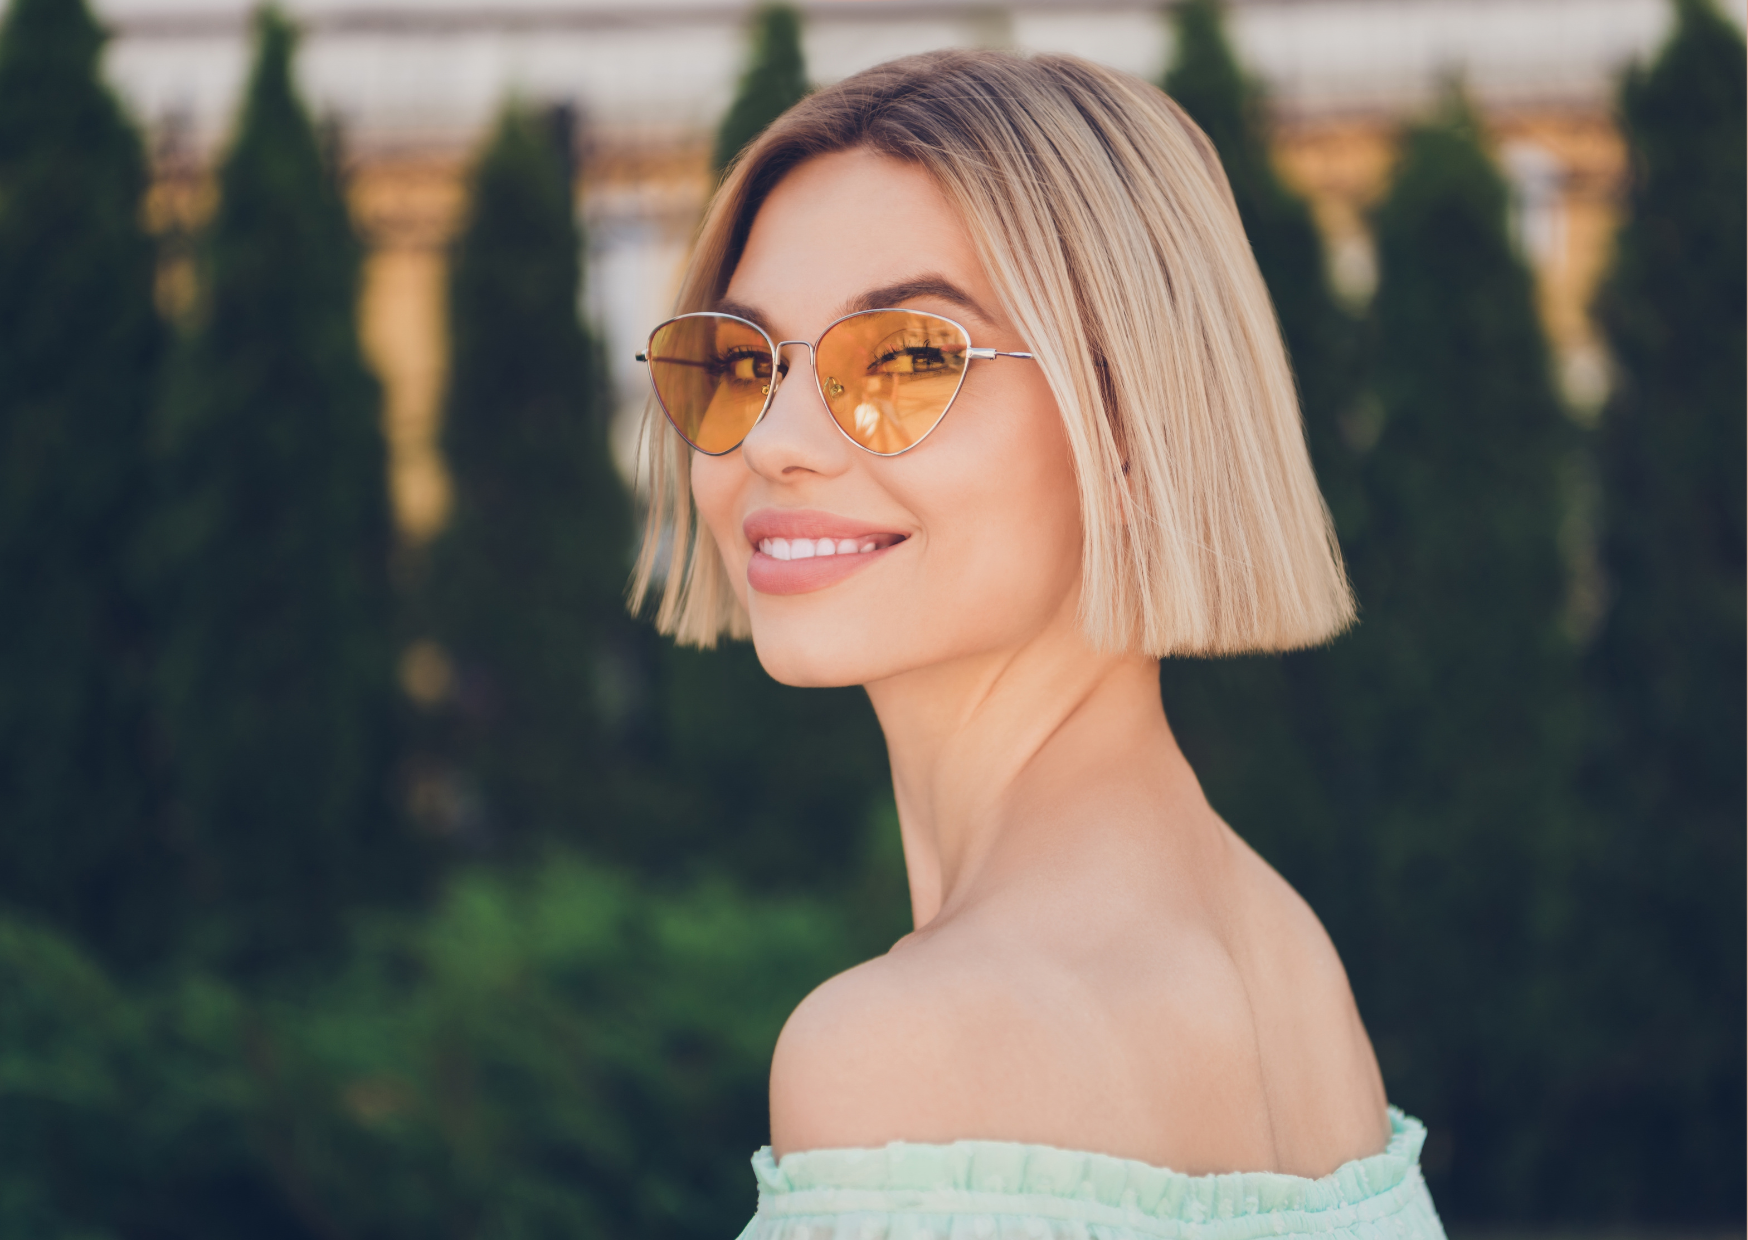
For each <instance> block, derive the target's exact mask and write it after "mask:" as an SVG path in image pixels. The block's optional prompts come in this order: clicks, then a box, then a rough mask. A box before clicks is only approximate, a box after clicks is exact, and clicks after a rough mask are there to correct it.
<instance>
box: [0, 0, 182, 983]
mask: <svg viewBox="0 0 1748 1240" xmlns="http://www.w3.org/2000/svg"><path fill="white" fill-rule="evenodd" d="M102 43H103V38H102V35H101V34H100V33H99V31H98V29H97V27H96V25H95V24H94V23H93V21H92V18H91V15H90V13H89V12H88V11H87V10H86V7H85V4H84V0H14V3H13V4H12V5H11V8H10V10H9V12H8V13H7V16H6V21H5V25H4V27H0V899H5V900H9V901H12V902H15V903H18V904H23V905H28V906H31V907H33V908H35V909H36V910H38V912H39V913H40V914H41V915H43V916H45V917H48V918H51V919H52V920H53V921H55V922H56V923H58V924H59V925H62V926H64V927H67V928H68V929H70V930H72V931H73V932H75V933H78V934H80V935H82V936H84V937H85V939H86V941H88V942H90V943H91V944H93V945H94V946H95V947H96V948H97V949H98V950H99V951H101V952H102V953H103V954H104V955H105V956H107V957H108V958H110V959H112V960H117V961H126V962H130V963H138V962H139V961H141V960H142V959H143V958H145V957H149V956H150V955H152V954H153V953H154V952H155V951H156V950H157V949H158V948H159V947H161V946H162V938H163V932H164V927H163V919H164V906H163V902H162V898H161V893H162V888H163V883H164V871H165V868H166V866H167V864H168V862H169V854H168V852H167V850H166V849H165V848H164V847H163V846H162V844H161V842H160V841H158V840H156V839H155V838H154V837H153V836H152V834H151V833H150V831H149V829H148V824H149V817H150V812H151V803H150V802H151V795H150V787H149V777H148V761H147V754H146V749H145V746H144V743H143V742H144V737H145V727H144V722H145V689H146V682H147V673H146V650H145V641H146V627H145V622H144V615H143V611H142V608H141V606H140V602H139V598H138V594H137V591H136V590H135V589H134V588H133V586H132V584H131V583H130V570H129V567H128V563H127V552H128V540H127V532H128V531H129V530H131V529H133V528H134V527H135V525H136V524H137V522H138V520H139V516H140V513H141V503H142V499H143V497H144V494H145V488H146V482H147V468H146V455H145V416H146V410H147V407H148V404H149V402H150V400H151V396H152V390H153V387H154V384H155V372H156V369H157V364H158V359H159V354H160V351H161V348H160V346H161V337H162V331H161V328H160V326H159V323H158V319H157V316H156V313H155V311H154V309H153V305H152V281H153V262H154V255H153V249H152V245H151V242H150V240H149V239H148V238H147V237H146V235H145V233H144V231H143V230H142V229H141V226H140V223H139V217H140V209H141V199H142V196H143V195H144V192H145V187H146V165H145V158H144V155H143V152H142V151H141V148H140V142H139V139H138V137H137V136H136V135H135V133H134V131H133V130H132V129H131V128H130V127H129V125H128V123H127V121H126V119H125V118H124V117H123V116H122V114H121V111H120V109H119V107H118V106H117V104H116V101H115V99H114V97H113V96H112V95H111V94H110V93H109V91H108V89H107V88H105V87H104V86H103V85H102V83H101V81H100V80H99V77H98V56H99V53H100V51H101V48H102Z"/></svg>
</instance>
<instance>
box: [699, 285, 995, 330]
mask: <svg viewBox="0 0 1748 1240" xmlns="http://www.w3.org/2000/svg"><path fill="white" fill-rule="evenodd" d="M918 297H933V298H935V299H936V300H937V301H944V302H948V303H950V304H951V305H955V306H958V307H959V308H960V309H962V310H967V311H969V312H970V313H971V314H973V315H975V316H976V317H977V318H979V319H981V320H982V321H983V322H984V323H986V324H989V325H992V326H993V325H994V322H995V320H994V319H993V318H991V317H990V313H989V311H987V310H985V309H984V308H983V307H982V306H981V305H980V304H979V303H978V301H977V299H976V298H975V297H973V296H972V295H971V294H970V293H967V292H966V291H965V290H964V289H962V288H960V287H959V286H958V285H957V284H954V283H953V282H952V281H951V280H949V279H947V278H946V277H945V276H941V275H935V274H932V273H931V274H926V275H920V276H914V277H912V278H911V279H908V280H900V281H899V282H898V283H896V284H884V285H881V286H880V287H879V288H871V289H866V290H864V291H863V292H860V293H857V294H856V295H855V296H854V297H851V298H850V299H849V300H848V301H845V302H844V303H843V304H842V305H841V306H840V307H839V308H838V314H837V316H834V317H841V316H843V315H846V314H855V313H857V312H858V311H862V310H884V309H886V308H887V307H889V306H891V307H896V306H899V305H902V304H903V303H904V302H907V301H912V300H915V299H916V298H918ZM716 309H717V312H718V313H719V314H732V315H734V316H735V317H736V318H740V319H746V320H748V321H749V322H753V323H757V324H759V326H761V327H766V328H767V329H768V327H769V322H770V320H769V319H768V318H766V316H765V314H764V312H763V311H761V310H760V309H759V308H758V307H757V306H749V305H747V304H746V303H745V302H743V301H735V300H734V299H733V298H732V297H724V298H722V299H721V300H720V301H718V302H717V303H716Z"/></svg>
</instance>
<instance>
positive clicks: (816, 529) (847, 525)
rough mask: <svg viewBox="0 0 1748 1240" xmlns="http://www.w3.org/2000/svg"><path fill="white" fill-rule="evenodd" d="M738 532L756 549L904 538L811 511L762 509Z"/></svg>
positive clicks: (868, 524)
mask: <svg viewBox="0 0 1748 1240" xmlns="http://www.w3.org/2000/svg"><path fill="white" fill-rule="evenodd" d="M741 530H742V532H743V533H745V534H746V537H747V542H748V543H750V544H751V545H753V546H755V547H756V546H758V545H759V544H760V543H761V542H763V541H764V540H765V539H767V538H855V539H860V538H873V537H877V536H879V535H886V536H887V537H888V538H890V539H893V540H895V541H896V540H898V539H902V538H905V537H907V535H906V534H904V533H903V532H902V531H899V530H895V529H893V528H892V527H891V526H890V525H875V524H873V523H872V522H869V521H857V520H854V519H852V518H850V517H840V516H838V515H837V514H836V513H835V512H820V511H819V510H817V509H813V508H761V509H759V510H758V511H757V512H755V513H753V514H751V515H750V516H748V517H747V519H746V521H745V522H744V523H742V525H741Z"/></svg>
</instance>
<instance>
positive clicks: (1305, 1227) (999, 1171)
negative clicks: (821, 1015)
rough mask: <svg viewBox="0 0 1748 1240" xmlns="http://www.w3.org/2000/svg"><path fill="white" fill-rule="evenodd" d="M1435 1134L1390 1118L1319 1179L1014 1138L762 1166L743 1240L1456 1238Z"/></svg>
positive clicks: (760, 1159)
mask: <svg viewBox="0 0 1748 1240" xmlns="http://www.w3.org/2000/svg"><path fill="white" fill-rule="evenodd" d="M1425 1140H1426V1129H1425V1127H1423V1126H1422V1125H1421V1123H1420V1121H1419V1120H1417V1119H1411V1118H1410V1117H1408V1116H1406V1115H1404V1114H1402V1112H1400V1111H1398V1110H1396V1108H1394V1107H1391V1108H1390V1143H1389V1144H1388V1145H1387V1146H1385V1147H1384V1151H1383V1152H1382V1153H1380V1154H1373V1155H1372V1156H1371V1157H1370V1158H1356V1159H1355V1160H1354V1161H1352V1162H1350V1163H1345V1164H1343V1165H1342V1166H1340V1167H1338V1168H1336V1170H1335V1171H1334V1172H1332V1173H1331V1174H1329V1175H1326V1176H1324V1177H1323V1178H1322V1179H1320V1180H1307V1179H1305V1178H1304V1177H1302V1176H1296V1175H1282V1174H1281V1173H1279V1172H1274V1171H1235V1172H1231V1173H1228V1174H1223V1175H1183V1174H1181V1173H1179V1172H1176V1171H1167V1170H1165V1169H1164V1168H1161V1167H1153V1166H1149V1165H1148V1164H1146V1163H1142V1162H1134V1161H1132V1160H1130V1159H1127V1158H1113V1157H1111V1156H1110V1155H1108V1154H1080V1153H1073V1152H1070V1151H1068V1150H1058V1149H1052V1148H1050V1147H1049V1146H1044V1145H1021V1144H1018V1143H1016V1142H1010V1141H955V1142H954V1143H953V1144H952V1145H910V1144H908V1143H906V1142H903V1141H894V1142H893V1143H892V1144H891V1145H888V1146H887V1147H886V1148H884V1149H878V1150H800V1151H797V1152H796V1153H793V1154H788V1155H785V1156H784V1158H783V1161H782V1162H777V1161H776V1160H775V1159H773V1158H772V1157H771V1150H770V1147H769V1146H767V1147H765V1148H764V1149H762V1150H760V1151H759V1152H758V1153H757V1154H755V1155H753V1172H754V1174H755V1175H757V1177H758V1181H759V1210H758V1213H757V1214H755V1215H753V1220H752V1222H750V1223H748V1224H747V1227H746V1230H745V1231H743V1232H742V1233H741V1240H1022V1238H1023V1240H1143V1238H1148V1240H1151V1238H1153V1237H1171V1238H1172V1240H1253V1238H1254V1240H1260V1238H1262V1237H1275V1236H1316V1237H1327V1238H1329V1240H1444V1234H1445V1233H1444V1228H1443V1227H1442V1226H1441V1225H1440V1224H1439V1221H1438V1213H1437V1212H1436V1211H1435V1210H1434V1209H1433V1208H1432V1198H1431V1196H1429V1195H1428V1193H1427V1191H1426V1181H1425V1180H1423V1179H1422V1178H1421V1175H1420V1147H1421V1144H1422V1143H1423V1142H1424V1141H1425Z"/></svg>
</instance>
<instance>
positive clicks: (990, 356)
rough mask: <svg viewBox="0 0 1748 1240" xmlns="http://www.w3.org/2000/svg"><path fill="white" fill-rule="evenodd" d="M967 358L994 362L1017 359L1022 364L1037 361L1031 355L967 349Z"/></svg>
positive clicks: (995, 350) (996, 350)
mask: <svg viewBox="0 0 1748 1240" xmlns="http://www.w3.org/2000/svg"><path fill="white" fill-rule="evenodd" d="M965 356H966V357H969V358H971V359H973V360H979V359H980V360H982V361H986V362H987V361H993V360H995V359H996V358H998V357H1017V358H1019V359H1020V360H1021V361H1022V362H1030V361H1035V360H1036V359H1035V358H1033V356H1032V355H1031V354H1030V353H1003V352H1001V351H1000V350H998V349H966V350H965Z"/></svg>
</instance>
